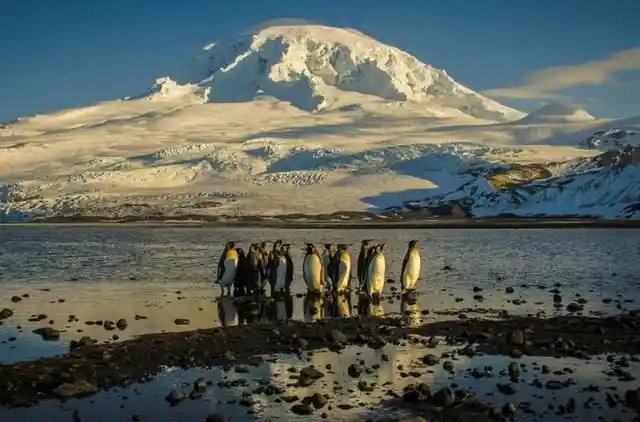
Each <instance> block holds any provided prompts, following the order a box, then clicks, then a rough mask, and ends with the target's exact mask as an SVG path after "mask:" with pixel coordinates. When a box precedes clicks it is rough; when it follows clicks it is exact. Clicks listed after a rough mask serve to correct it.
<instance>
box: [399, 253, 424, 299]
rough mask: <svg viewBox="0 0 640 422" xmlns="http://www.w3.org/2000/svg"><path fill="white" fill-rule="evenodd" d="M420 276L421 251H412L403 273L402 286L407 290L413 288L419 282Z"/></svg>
mask: <svg viewBox="0 0 640 422" xmlns="http://www.w3.org/2000/svg"><path fill="white" fill-rule="evenodd" d="M418 277H420V253H419V252H418V251H417V250H413V251H411V253H410V254H409V260H408V261H407V265H406V266H405V268H404V274H402V287H403V288H404V289H405V290H413V289H415V288H416V284H417V283H418Z"/></svg>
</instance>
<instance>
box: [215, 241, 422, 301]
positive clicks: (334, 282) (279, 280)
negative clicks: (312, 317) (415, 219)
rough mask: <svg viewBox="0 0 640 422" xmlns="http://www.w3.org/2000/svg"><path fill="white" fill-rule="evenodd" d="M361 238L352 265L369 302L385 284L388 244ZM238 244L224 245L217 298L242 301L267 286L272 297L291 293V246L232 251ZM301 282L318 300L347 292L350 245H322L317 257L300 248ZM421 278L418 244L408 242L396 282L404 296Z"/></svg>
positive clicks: (280, 244)
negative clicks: (325, 295)
mask: <svg viewBox="0 0 640 422" xmlns="http://www.w3.org/2000/svg"><path fill="white" fill-rule="evenodd" d="M372 242H373V240H372V239H365V240H363V241H362V243H361V245H360V253H359V255H358V260H357V264H356V271H357V274H356V276H357V280H358V289H357V290H358V291H359V292H361V293H364V294H365V295H367V296H368V297H369V298H371V299H376V298H379V297H380V295H381V294H382V291H383V289H384V285H385V283H386V280H387V278H386V272H387V265H386V259H385V255H384V252H385V250H386V247H387V245H386V244H384V243H379V244H373V243H372ZM236 243H237V242H227V244H226V245H225V248H224V250H223V252H222V254H221V256H220V260H219V262H218V273H217V280H216V284H219V285H220V289H221V292H222V295H225V292H226V294H228V295H231V289H232V288H233V289H234V292H233V294H234V296H247V295H258V294H264V293H266V291H267V284H268V285H269V288H270V291H271V295H272V296H278V295H282V294H285V293H289V292H291V284H292V283H293V273H294V271H293V270H294V264H293V259H292V257H291V251H290V247H291V244H288V243H284V242H283V241H282V240H276V241H275V242H273V244H272V246H271V249H270V250H267V242H262V243H253V244H251V245H250V246H249V250H248V251H247V252H245V251H244V250H243V249H242V248H239V247H236ZM304 253H305V254H304V259H303V262H302V278H303V280H304V282H305V284H306V286H307V293H308V294H312V295H321V294H323V293H325V292H327V291H329V292H332V293H334V294H345V293H347V292H349V291H350V289H351V280H352V263H351V254H350V253H349V245H346V244H338V245H337V248H336V249H334V247H333V244H331V243H326V244H324V249H323V251H322V253H320V252H319V251H318V249H317V248H316V246H315V245H314V244H313V243H307V244H306V246H305V247H304ZM419 277H420V251H419V249H418V241H417V240H411V241H410V242H409V244H408V247H407V251H406V252H405V255H404V259H403V260H402V270H401V272H400V282H401V284H402V289H403V291H404V292H406V293H409V292H412V291H414V290H415V289H416V284H417V282H418V278H419Z"/></svg>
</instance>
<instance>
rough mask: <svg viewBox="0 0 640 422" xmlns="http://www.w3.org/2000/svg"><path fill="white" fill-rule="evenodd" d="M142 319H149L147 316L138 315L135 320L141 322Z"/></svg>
mask: <svg viewBox="0 0 640 422" xmlns="http://www.w3.org/2000/svg"><path fill="white" fill-rule="evenodd" d="M141 319H147V317H146V316H144V315H136V316H135V320H136V321H139V320H141Z"/></svg>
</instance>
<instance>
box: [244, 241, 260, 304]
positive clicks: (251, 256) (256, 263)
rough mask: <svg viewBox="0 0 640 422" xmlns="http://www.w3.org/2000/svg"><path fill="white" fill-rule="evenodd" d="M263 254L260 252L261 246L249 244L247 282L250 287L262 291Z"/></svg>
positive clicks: (255, 290)
mask: <svg viewBox="0 0 640 422" xmlns="http://www.w3.org/2000/svg"><path fill="white" fill-rule="evenodd" d="M262 272H263V268H262V254H261V253H260V249H259V246H258V245H257V244H256V243H254V244H252V245H251V246H249V253H248V254H247V274H246V277H247V284H248V285H249V288H250V289H251V290H252V291H254V292H262V290H263V283H262Z"/></svg>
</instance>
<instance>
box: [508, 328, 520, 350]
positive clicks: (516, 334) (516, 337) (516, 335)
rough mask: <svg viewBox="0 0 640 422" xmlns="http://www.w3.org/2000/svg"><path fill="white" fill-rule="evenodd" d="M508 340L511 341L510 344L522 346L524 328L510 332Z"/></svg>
mask: <svg viewBox="0 0 640 422" xmlns="http://www.w3.org/2000/svg"><path fill="white" fill-rule="evenodd" d="M507 341H508V342H509V344H513V345H516V346H520V345H522V344H524V333H523V332H522V330H514V331H511V332H510V333H509V336H508V337H507Z"/></svg>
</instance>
